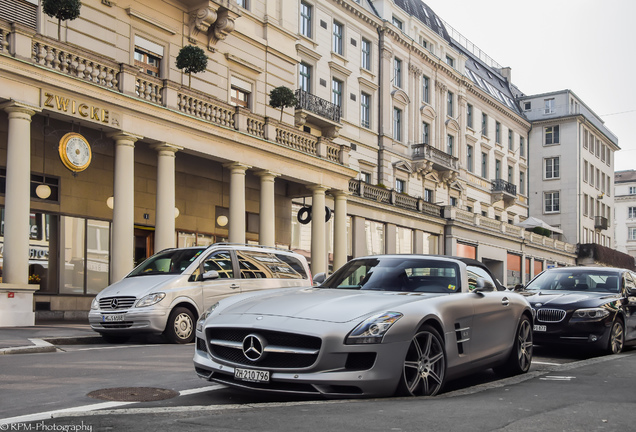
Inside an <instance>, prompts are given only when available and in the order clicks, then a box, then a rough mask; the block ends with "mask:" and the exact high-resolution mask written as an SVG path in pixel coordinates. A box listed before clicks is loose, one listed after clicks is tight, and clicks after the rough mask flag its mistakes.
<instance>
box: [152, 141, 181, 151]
mask: <svg viewBox="0 0 636 432" xmlns="http://www.w3.org/2000/svg"><path fill="white" fill-rule="evenodd" d="M150 148H151V149H153V150H155V151H157V152H172V153H176V152H178V151H180V150H183V147H181V146H178V145H174V144H169V143H167V142H161V143H156V144H151V145H150Z"/></svg>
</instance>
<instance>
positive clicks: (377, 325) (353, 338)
mask: <svg viewBox="0 0 636 432" xmlns="http://www.w3.org/2000/svg"><path fill="white" fill-rule="evenodd" d="M402 317H403V315H402V314H401V313H399V312H386V313H381V314H377V315H373V316H372V317H370V318H367V319H366V320H364V321H362V322H361V323H360V324H358V325H357V326H356V328H354V329H353V330H352V331H351V333H349V335H348V336H347V339H346V340H345V343H346V344H374V343H380V342H382V339H383V338H384V335H385V334H386V332H387V331H389V329H390V328H391V326H392V325H393V324H394V323H395V322H396V321H397V320H399V319H400V318H402Z"/></svg>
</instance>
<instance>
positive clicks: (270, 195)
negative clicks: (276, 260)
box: [256, 170, 279, 246]
mask: <svg viewBox="0 0 636 432" xmlns="http://www.w3.org/2000/svg"><path fill="white" fill-rule="evenodd" d="M256 175H258V176H259V177H260V178H261V202H260V210H259V212H260V225H259V228H258V242H259V243H260V244H262V245H264V246H276V210H275V208H276V198H275V193H274V180H275V179H276V177H278V176H279V174H274V173H273V172H271V171H267V170H262V171H259V172H257V173H256Z"/></svg>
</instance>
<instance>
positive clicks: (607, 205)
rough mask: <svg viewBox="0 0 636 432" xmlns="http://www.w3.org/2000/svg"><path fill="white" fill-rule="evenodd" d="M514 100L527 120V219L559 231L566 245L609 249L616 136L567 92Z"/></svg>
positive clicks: (612, 236) (611, 234)
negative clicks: (531, 168)
mask: <svg viewBox="0 0 636 432" xmlns="http://www.w3.org/2000/svg"><path fill="white" fill-rule="evenodd" d="M519 101H520V104H521V108H522V109H523V111H524V114H525V116H526V117H527V118H528V119H529V120H530V121H531V122H532V130H531V131H530V134H529V137H530V139H529V142H530V147H531V149H532V151H531V152H530V155H531V156H530V160H529V163H530V166H531V167H533V170H532V177H531V178H530V182H529V185H530V191H529V192H530V196H531V197H532V198H533V199H531V200H530V215H532V216H536V217H539V218H541V219H543V220H544V221H545V222H547V223H548V224H549V225H551V226H554V227H556V228H559V229H560V230H562V231H563V235H564V240H565V241H567V242H569V243H583V244H585V243H596V244H600V245H601V246H606V247H611V246H613V244H614V229H613V227H612V221H613V218H614V216H613V215H612V211H613V210H612V209H613V208H614V201H615V200H614V196H613V191H614V153H615V152H616V151H618V150H620V148H619V147H618V139H617V137H616V136H615V135H614V134H613V133H612V132H611V131H610V130H609V129H607V127H605V125H604V124H603V121H602V120H601V119H600V117H599V116H598V115H596V114H595V113H594V112H593V111H592V110H591V109H590V108H589V107H587V105H585V104H584V103H583V101H581V99H580V98H579V97H578V96H576V94H574V93H573V92H572V91H570V90H563V91H558V92H552V93H545V94H540V95H534V96H522V97H520V98H519Z"/></svg>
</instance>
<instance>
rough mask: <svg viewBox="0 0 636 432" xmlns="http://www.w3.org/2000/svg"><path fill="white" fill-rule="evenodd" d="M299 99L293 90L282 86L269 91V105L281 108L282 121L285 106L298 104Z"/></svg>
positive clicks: (281, 119)
mask: <svg viewBox="0 0 636 432" xmlns="http://www.w3.org/2000/svg"><path fill="white" fill-rule="evenodd" d="M297 103H298V99H296V95H295V94H294V92H293V90H292V89H290V88H288V87H285V86H280V87H276V88H275V89H273V90H272V91H271V92H269V106H271V107H272V108H280V121H283V108H290V107H293V106H296V104H297Z"/></svg>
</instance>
